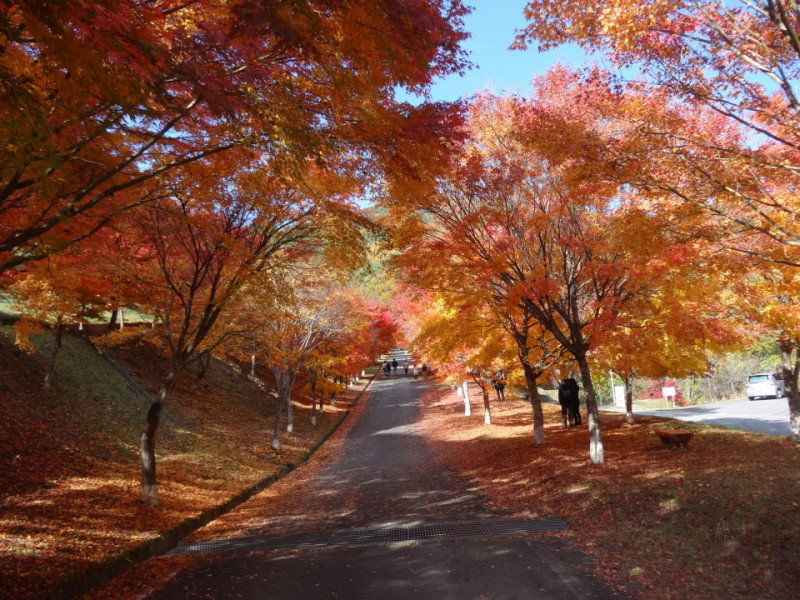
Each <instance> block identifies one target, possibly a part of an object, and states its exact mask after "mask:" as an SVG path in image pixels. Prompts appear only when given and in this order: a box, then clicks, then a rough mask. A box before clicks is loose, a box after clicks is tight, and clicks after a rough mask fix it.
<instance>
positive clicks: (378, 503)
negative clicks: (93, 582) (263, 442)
mask: <svg viewBox="0 0 800 600" xmlns="http://www.w3.org/2000/svg"><path fill="white" fill-rule="evenodd" d="M426 385H427V384H426V383H425V382H423V381H414V380H413V379H405V378H399V377H398V378H390V379H386V380H378V381H376V382H375V383H373V386H372V388H371V394H370V396H369V398H368V400H367V405H366V406H365V407H364V410H363V412H362V413H361V415H360V417H359V421H358V423H357V424H356V425H355V426H354V427H353V429H352V430H351V432H350V434H349V436H348V438H347V441H346V443H345V446H344V448H343V451H342V452H341V453H340V454H339V455H338V457H337V458H336V459H335V460H333V461H332V462H331V463H329V464H327V465H325V467H324V468H323V469H322V470H321V472H320V476H319V477H317V478H315V479H314V481H313V482H311V483H307V484H303V485H306V486H308V489H307V493H303V494H300V496H301V497H302V498H304V501H303V502H302V506H294V507H293V506H286V507H281V510H280V512H281V514H279V515H274V514H273V515H266V514H265V515H263V521H262V522H261V524H260V526H259V525H258V524H257V525H256V527H255V528H253V527H251V528H249V529H248V532H247V533H248V535H249V536H250V537H248V538H246V539H245V538H238V541H237V539H233V540H221V541H215V542H213V543H214V544H217V543H219V544H222V546H221V547H220V549H221V550H222V552H219V553H217V554H213V555H212V557H213V559H212V561H211V562H207V563H203V564H200V565H195V566H194V567H190V568H189V569H187V570H185V571H183V572H181V573H180V574H178V575H177V576H176V577H175V578H174V579H172V580H171V581H170V582H169V583H168V584H167V585H166V586H165V587H164V588H163V589H161V590H158V591H157V592H155V593H154V594H153V595H152V596H150V597H151V598H153V599H154V600H167V599H169V600H176V599H178V600H180V599H183V600H189V599H195V598H215V599H217V600H223V599H228V598H231V599H233V598H245V599H256V598H258V599H263V598H278V599H281V600H294V599H297V600H300V599H303V600H308V599H314V598H348V599H361V598H380V599H381V600H393V599H398V600H399V599H405V598H413V599H415V600H424V599H428V598H431V599H436V600H447V599H454V600H455V599H459V600H461V599H467V598H476V599H477V598H537V599H544V600H546V599H555V598H595V599H600V598H619V597H620V596H618V595H615V594H614V593H612V592H611V591H610V590H609V589H607V588H606V587H605V586H603V585H602V584H601V583H599V582H598V581H596V580H593V579H592V578H590V577H588V576H587V575H585V574H584V572H583V569H582V568H581V566H582V565H584V564H585V561H586V558H585V557H584V556H583V555H581V554H578V553H577V552H575V551H572V550H569V549H567V548H566V547H565V546H564V545H563V543H562V542H561V541H560V540H559V539H558V538H553V537H552V536H549V537H548V536H542V535H541V534H537V533H526V534H516V535H508V534H506V533H503V532H502V531H501V532H500V533H493V534H485V535H482V536H478V537H475V536H474V535H469V531H468V530H470V528H472V527H474V526H475V525H476V524H488V525H497V526H498V527H500V529H502V528H503V527H505V526H506V525H507V524H508V523H509V522H511V521H513V519H512V518H511V517H510V516H509V515H506V514H502V513H497V512H493V511H491V510H489V509H488V508H487V503H486V499H485V498H484V497H482V496H481V495H480V493H479V491H478V490H477V489H475V488H474V487H472V486H471V485H470V483H469V482H468V481H467V480H465V479H464V478H463V477H462V476H461V475H460V474H459V473H456V472H454V471H450V470H447V469H444V468H442V467H441V466H439V465H437V464H436V463H435V462H434V461H433V460H432V457H431V455H430V453H429V451H428V449H427V447H426V445H425V443H424V441H423V440H422V439H421V437H420V435H421V434H420V431H419V430H418V428H417V427H415V425H414V423H415V421H416V419H417V417H418V416H419V413H420V406H419V403H418V398H419V396H420V394H421V393H422V392H423V391H424V389H425V387H426ZM302 469H303V467H300V469H298V471H296V472H295V473H293V474H292V475H289V477H292V476H294V475H295V474H296V473H299V472H300V471H301V470H302ZM247 504H248V503H245V504H244V505H242V507H240V509H242V510H247ZM304 515H306V517H305V518H306V519H309V518H310V517H308V515H313V523H314V526H315V527H317V528H318V529H319V530H320V531H317V532H314V531H308V527H307V526H305V525H304V522H303V520H304ZM519 521H524V520H519ZM287 523H288V524H290V527H289V528H287V527H286V525H287ZM320 523H322V524H321V525H320ZM562 523H563V522H562ZM251 524H252V521H251ZM488 525H487V526H488ZM292 528H294V529H296V530H297V531H299V532H300V533H298V534H296V536H299V537H296V536H295V537H294V538H292V540H294V541H293V542H291V543H295V544H298V543H299V540H305V542H303V543H310V542H313V541H314V539H317V540H318V539H319V537H320V536H322V537H324V538H325V539H334V538H337V536H338V538H342V537H344V538H348V536H349V537H350V538H353V539H356V538H359V537H360V536H363V535H365V533H376V532H377V533H381V532H391V531H394V532H397V531H409V530H411V529H415V530H426V531H430V530H434V529H435V530H436V531H441V532H444V533H442V536H443V537H441V538H440V539H427V540H425V541H419V540H418V541H413V542H403V543H396V542H395V543H391V542H390V543H380V542H377V543H375V542H371V543H368V544H358V543H353V544H345V545H342V546H338V547H327V548H323V549H315V550H314V551H308V550H305V549H303V550H298V549H294V550H290V551H275V550H274V547H273V548H272V549H271V550H266V551H262V552H257V553H255V554H253V553H251V554H247V553H246V552H243V551H242V550H241V549H240V550H239V551H238V553H237V552H236V551H235V546H236V544H237V543H243V542H247V543H250V542H251V541H255V542H256V543H257V542H258V540H259V539H260V540H265V541H267V542H268V541H269V540H273V541H274V540H275V539H276V538H277V537H280V538H281V539H282V540H284V542H286V540H288V539H289V538H290V537H292V536H287V535H285V534H284V535H283V536H282V537H281V536H275V535H270V533H273V532H274V531H277V530H280V531H281V532H284V533H285V532H287V531H289V530H290V529H292ZM355 530H358V531H357V532H356V531H355ZM459 531H461V532H462V533H464V532H466V535H462V534H460V533H458V532H459ZM325 532H327V533H325ZM331 532H333V533H334V534H335V535H332V534H331ZM348 532H350V533H352V535H350V533H348ZM454 532H455V533H454ZM323 533H325V535H323ZM355 533H357V534H358V535H355ZM253 534H256V535H253ZM259 535H261V536H262V537H260V538H259V537H258V536H259ZM292 535H294V534H292ZM436 535H439V534H436ZM312 538H313V539H312ZM287 543H289V542H287ZM225 544H228V547H227V550H226V548H225ZM298 547H299V546H298ZM192 548H193V547H192V546H189V545H186V546H184V547H183V548H182V551H191V550H192ZM194 548H195V549H197V547H194ZM304 548H305V547H304Z"/></svg>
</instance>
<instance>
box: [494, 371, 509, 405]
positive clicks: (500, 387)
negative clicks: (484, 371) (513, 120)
mask: <svg viewBox="0 0 800 600" xmlns="http://www.w3.org/2000/svg"><path fill="white" fill-rule="evenodd" d="M492 383H493V384H494V391H495V392H496V393H497V401H498V402H505V401H506V374H505V373H504V372H503V371H502V370H501V371H497V372H496V373H495V374H494V375H493V376H492Z"/></svg>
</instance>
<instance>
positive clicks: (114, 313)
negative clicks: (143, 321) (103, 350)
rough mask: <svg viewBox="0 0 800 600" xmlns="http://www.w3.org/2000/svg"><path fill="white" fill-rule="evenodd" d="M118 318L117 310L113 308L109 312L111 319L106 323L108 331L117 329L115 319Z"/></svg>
mask: <svg viewBox="0 0 800 600" xmlns="http://www.w3.org/2000/svg"><path fill="white" fill-rule="evenodd" d="M118 317H119V309H118V308H115V309H113V310H112V311H111V318H110V319H109V321H108V330H109V331H113V330H114V329H115V328H116V327H117V318H118Z"/></svg>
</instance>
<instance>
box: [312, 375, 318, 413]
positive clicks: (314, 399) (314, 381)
mask: <svg viewBox="0 0 800 600" xmlns="http://www.w3.org/2000/svg"><path fill="white" fill-rule="evenodd" d="M311 424H312V425H314V426H315V427H316V425H317V372H316V371H311Z"/></svg>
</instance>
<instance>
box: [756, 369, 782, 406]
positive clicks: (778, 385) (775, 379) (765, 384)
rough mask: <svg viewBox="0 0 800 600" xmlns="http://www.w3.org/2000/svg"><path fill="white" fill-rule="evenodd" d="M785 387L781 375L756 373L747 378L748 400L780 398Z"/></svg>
mask: <svg viewBox="0 0 800 600" xmlns="http://www.w3.org/2000/svg"><path fill="white" fill-rule="evenodd" d="M784 392H785V386H784V383H783V375H782V374H781V373H755V374H753V375H750V377H748V378H747V399H748V400H755V399H756V398H767V397H769V398H780V397H782V396H783V395H784Z"/></svg>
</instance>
